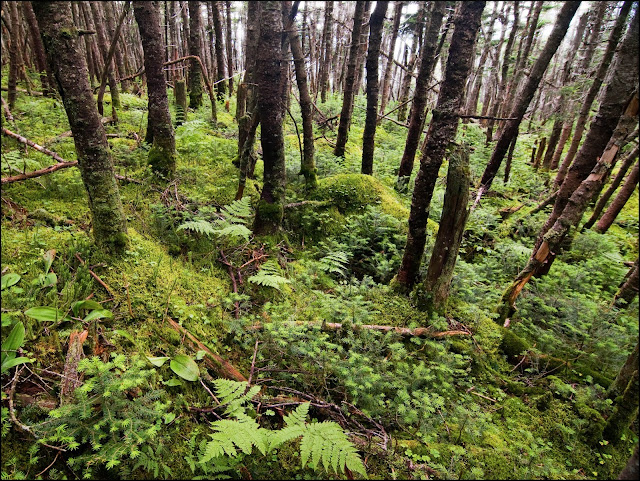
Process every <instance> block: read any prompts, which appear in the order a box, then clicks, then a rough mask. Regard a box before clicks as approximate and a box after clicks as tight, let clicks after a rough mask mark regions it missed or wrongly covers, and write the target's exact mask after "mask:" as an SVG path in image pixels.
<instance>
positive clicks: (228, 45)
mask: <svg viewBox="0 0 640 481" xmlns="http://www.w3.org/2000/svg"><path fill="white" fill-rule="evenodd" d="M225 6H226V11H227V18H226V22H227V23H226V32H225V47H226V49H227V75H228V76H229V96H231V95H233V49H232V45H231V2H230V0H226V1H225Z"/></svg>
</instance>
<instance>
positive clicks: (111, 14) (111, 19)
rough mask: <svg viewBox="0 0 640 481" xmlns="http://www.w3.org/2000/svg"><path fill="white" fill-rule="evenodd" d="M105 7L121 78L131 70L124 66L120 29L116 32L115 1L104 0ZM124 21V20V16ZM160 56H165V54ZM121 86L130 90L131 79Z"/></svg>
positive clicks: (124, 89) (124, 90) (125, 89)
mask: <svg viewBox="0 0 640 481" xmlns="http://www.w3.org/2000/svg"><path fill="white" fill-rule="evenodd" d="M104 8H105V19H106V21H107V29H108V31H109V39H110V40H111V42H110V44H111V43H115V44H116V46H115V51H114V55H115V57H114V58H115V63H116V65H117V66H118V76H119V78H122V77H126V76H127V75H128V74H129V72H128V71H127V69H126V68H125V66H124V60H123V55H122V51H121V49H120V47H118V40H119V37H120V30H118V31H117V32H116V24H115V19H116V18H117V15H116V12H115V9H114V8H113V2H104ZM127 11H128V8H127ZM125 15H126V14H125ZM123 21H124V17H123ZM160 58H164V56H162V57H160ZM120 88H121V89H122V91H123V92H128V91H129V81H128V80H124V81H122V82H121V83H120Z"/></svg>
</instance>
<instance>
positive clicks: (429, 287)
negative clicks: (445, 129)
mask: <svg viewBox="0 0 640 481" xmlns="http://www.w3.org/2000/svg"><path fill="white" fill-rule="evenodd" d="M470 181H471V172H470V170H469V151H468V148H467V147H464V146H463V147H461V148H459V149H457V150H456V151H455V152H453V153H452V154H451V155H450V156H449V171H448V173H447V189H446V192H445V194H444V205H443V206H442V215H441V216H440V227H439V228H438V234H437V235H436V241H435V245H434V246H433V254H431V260H430V262H429V269H428V270H427V277H426V279H425V281H424V287H425V290H426V292H427V296H428V307H429V308H431V307H434V308H435V309H437V310H441V309H442V308H443V307H444V303H445V301H446V300H447V298H448V297H449V287H450V285H451V279H452V278H453V270H454V268H455V265H456V259H457V257H458V251H459V250H460V243H461V242H462V234H463V233H464V227H465V225H466V223H467V218H468V215H469V209H468V207H467V206H468V203H469V183H470Z"/></svg>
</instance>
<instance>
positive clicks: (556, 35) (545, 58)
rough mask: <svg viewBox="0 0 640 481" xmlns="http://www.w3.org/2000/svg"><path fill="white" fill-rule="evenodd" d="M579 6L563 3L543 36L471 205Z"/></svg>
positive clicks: (487, 180)
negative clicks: (546, 37)
mask: <svg viewBox="0 0 640 481" xmlns="http://www.w3.org/2000/svg"><path fill="white" fill-rule="evenodd" d="M579 6H580V2H579V1H567V2H565V3H564V5H563V6H562V9H561V10H560V13H559V14H558V16H557V17H556V23H555V25H554V27H553V30H552V32H551V34H550V35H549V38H548V39H547V43H546V45H545V47H544V49H543V50H542V52H541V53H540V56H539V57H538V60H536V63H535V64H534V65H533V67H532V68H531V74H530V75H529V78H528V79H527V81H526V83H525V85H524V87H523V88H522V90H521V91H520V92H519V95H520V96H519V98H518V99H516V103H515V105H514V107H513V109H512V110H511V113H510V114H509V118H511V119H514V120H507V121H506V124H505V126H504V128H503V130H502V132H501V134H500V136H499V137H498V141H497V142H496V146H495V148H494V150H493V154H491V160H489V164H488V165H487V167H486V169H485V170H484V173H483V174H482V179H481V180H480V187H479V189H478V194H477V195H476V200H475V202H474V205H477V204H478V202H480V199H481V198H482V196H483V195H484V193H485V192H486V191H487V190H489V188H490V187H491V183H492V182H493V179H494V178H495V176H496V174H497V173H498V169H499V168H500V164H501V163H502V160H503V159H504V156H505V155H506V154H507V151H508V150H509V146H510V145H511V142H512V140H513V138H514V137H515V136H516V135H517V134H518V127H519V126H520V122H522V118H523V117H524V114H525V112H526V111H527V107H529V104H530V103H531V100H532V99H533V96H534V95H535V93H536V90H537V89H538V84H539V83H540V80H541V79H542V76H543V75H544V72H545V70H546V69H547V66H548V65H549V62H550V61H551V57H553V54H554V53H555V52H556V50H557V49H558V47H559V46H560V42H562V39H563V38H564V36H565V34H566V33H567V30H568V28H569V24H570V23H571V19H572V18H573V16H574V15H575V13H576V11H577V10H578V7H579Z"/></svg>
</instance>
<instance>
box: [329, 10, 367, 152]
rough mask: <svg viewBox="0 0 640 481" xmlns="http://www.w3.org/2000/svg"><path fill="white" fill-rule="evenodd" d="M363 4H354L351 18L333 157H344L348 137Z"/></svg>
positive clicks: (355, 87) (355, 86)
mask: <svg viewBox="0 0 640 481" xmlns="http://www.w3.org/2000/svg"><path fill="white" fill-rule="evenodd" d="M365 3H366V2H364V1H363V0H358V1H357V2H356V11H355V14H354V16H353V30H352V32H351V47H350V49H349V62H348V64H347V75H346V78H345V86H344V95H343V100H342V111H341V113H340V124H339V126H338V137H337V139H336V147H335V149H334V150H333V155H335V156H337V157H344V150H345V146H346V144H347V139H348V137H349V126H350V124H351V103H352V102H353V97H354V95H355V93H356V92H355V90H356V89H357V85H354V84H355V78H356V67H357V61H358V50H359V49H358V47H359V45H360V31H361V29H362V20H363V18H364V13H365V9H364V6H365Z"/></svg>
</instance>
